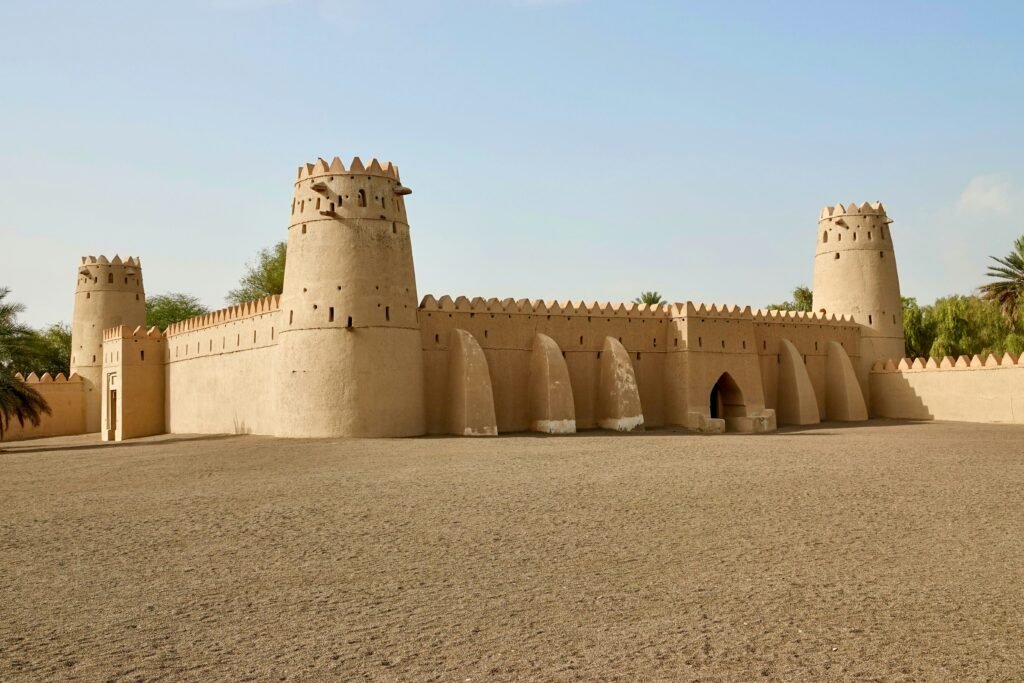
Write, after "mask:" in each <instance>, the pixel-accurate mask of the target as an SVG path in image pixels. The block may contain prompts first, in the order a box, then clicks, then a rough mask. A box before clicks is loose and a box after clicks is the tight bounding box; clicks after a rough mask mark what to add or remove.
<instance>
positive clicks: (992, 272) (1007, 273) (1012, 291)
mask: <svg viewBox="0 0 1024 683" xmlns="http://www.w3.org/2000/svg"><path fill="white" fill-rule="evenodd" d="M989 258H991V259H992V260H993V261H995V262H996V263H998V264H999V265H998V266H989V267H988V273H987V275H988V276H989V277H991V278H996V282H990V283H988V284H986V285H982V286H981V287H979V288H978V291H979V292H980V293H981V298H982V299H986V300H988V301H992V302H994V303H996V304H998V305H999V310H1000V311H1001V312H1002V314H1003V316H1004V317H1005V318H1006V320H1007V321H1008V322H1009V323H1010V325H1012V326H1013V327H1016V326H1017V313H1018V311H1019V307H1020V306H1021V305H1024V235H1021V236H1020V237H1018V238H1017V239H1016V240H1015V241H1014V243H1013V251H1011V252H1010V253H1009V254H1008V255H1007V256H1006V257H1005V258H999V257H998V256H990V257H989Z"/></svg>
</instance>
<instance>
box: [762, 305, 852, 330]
mask: <svg viewBox="0 0 1024 683" xmlns="http://www.w3.org/2000/svg"><path fill="white" fill-rule="evenodd" d="M754 322H759V323H761V322H763V323H789V322H797V323H808V324H815V325H836V326H844V327H857V323H856V322H854V320H853V317H852V316H847V315H840V316H837V315H836V314H835V313H832V314H831V315H829V314H826V313H812V312H809V311H776V310H768V309H758V310H756V311H754Z"/></svg>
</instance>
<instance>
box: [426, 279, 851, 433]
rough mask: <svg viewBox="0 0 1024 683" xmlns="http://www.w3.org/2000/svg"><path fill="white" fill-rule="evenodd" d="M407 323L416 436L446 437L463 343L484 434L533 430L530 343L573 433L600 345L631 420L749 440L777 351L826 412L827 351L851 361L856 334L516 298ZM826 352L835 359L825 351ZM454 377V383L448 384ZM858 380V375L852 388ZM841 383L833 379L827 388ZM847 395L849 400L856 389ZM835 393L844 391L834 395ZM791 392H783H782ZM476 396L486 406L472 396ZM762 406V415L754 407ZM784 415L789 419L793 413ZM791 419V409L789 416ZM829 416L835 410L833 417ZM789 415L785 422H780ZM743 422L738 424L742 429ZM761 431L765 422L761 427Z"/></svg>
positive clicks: (700, 310) (796, 321)
mask: <svg viewBox="0 0 1024 683" xmlns="http://www.w3.org/2000/svg"><path fill="white" fill-rule="evenodd" d="M419 320H420V328H421V336H422V342H423V355H424V376H425V379H424V384H425V393H426V400H425V405H426V416H427V419H426V428H427V432H428V433H431V434H439V433H450V431H451V419H450V417H451V415H450V411H452V410H459V409H460V408H459V406H456V405H453V403H452V400H451V390H452V387H451V383H452V375H451V368H450V364H451V363H452V362H453V358H457V356H453V354H452V347H453V343H456V342H457V343H459V344H461V343H462V337H460V336H459V335H457V334H456V333H457V332H459V334H463V333H465V334H468V335H469V336H470V337H471V338H472V339H473V340H474V341H475V342H476V344H478V345H479V347H480V349H481V350H482V353H483V356H484V358H485V359H486V373H487V380H488V383H489V387H488V388H487V389H486V390H485V391H486V392H490V393H491V394H492V395H493V403H494V416H495V421H496V431H497V432H498V433H509V432H517V431H525V430H529V429H532V428H534V425H535V424H536V422H537V420H538V419H539V418H540V417H543V416H538V415H537V414H535V412H532V411H534V402H533V400H532V398H531V397H532V396H533V395H534V394H535V393H536V391H537V387H536V386H534V383H535V381H536V378H535V376H534V367H533V362H534V361H533V359H534V356H535V354H536V352H537V339H538V337H539V336H540V337H547V338H550V340H551V342H552V343H553V344H554V345H555V346H556V348H557V352H558V353H560V354H561V356H562V358H563V359H564V364H565V366H566V369H567V374H568V377H567V378H566V379H567V381H568V383H569V384H570V385H571V392H572V404H573V409H574V415H571V416H570V417H574V418H575V428H576V429H589V428H595V427H598V426H601V424H602V419H603V418H606V417H607V416H606V415H603V414H602V413H601V405H600V392H601V386H600V377H601V372H602V353H607V342H608V340H609V339H611V340H614V341H616V342H618V343H619V344H620V345H621V346H622V347H623V349H624V350H625V352H626V355H627V358H628V362H629V364H630V366H631V368H632V371H633V374H634V376H635V381H636V385H637V390H638V394H639V401H640V409H641V411H642V415H643V422H644V424H645V425H646V426H648V427H660V426H665V425H681V426H687V427H690V428H693V429H701V428H702V427H703V425H704V420H705V419H706V418H711V417H713V418H719V417H721V418H723V419H725V420H726V422H727V423H729V422H732V423H733V424H731V425H729V426H728V428H729V429H734V428H735V429H739V430H743V431H749V430H751V429H755V428H756V427H755V426H754V425H753V424H752V423H750V422H749V420H750V419H751V418H755V417H766V418H769V417H770V416H769V413H770V411H771V410H774V409H775V408H776V407H777V406H778V404H779V402H780V400H781V401H791V400H796V399H795V398H790V394H786V393H785V392H783V393H782V396H781V398H780V392H779V383H780V382H779V368H780V365H781V360H780V358H781V355H780V354H781V347H782V345H783V343H789V344H790V345H791V346H792V348H793V349H794V353H797V354H798V355H799V363H800V366H801V368H803V369H804V370H803V371H804V372H805V373H806V375H807V376H808V381H807V382H806V383H805V385H806V386H805V387H804V388H803V396H804V397H806V399H807V400H809V401H810V402H812V403H814V404H815V406H818V408H817V409H816V410H814V411H812V412H813V415H814V417H813V420H812V419H811V418H807V419H806V420H802V421H797V422H794V423H796V424H806V423H809V422H810V421H813V422H816V421H818V419H817V415H818V413H819V412H820V415H826V412H827V402H826V399H827V396H828V388H829V382H830V375H829V373H828V372H827V368H828V353H829V345H830V344H833V343H834V344H836V345H838V347H839V348H840V349H843V352H844V355H845V353H847V352H848V353H849V354H850V355H849V358H852V359H853V360H855V361H856V360H859V339H860V337H859V335H860V330H859V326H857V325H856V324H854V323H852V322H850V321H849V320H846V319H841V318H837V317H836V316H834V315H832V316H824V315H817V314H801V315H798V314H786V313H777V312H757V313H756V314H755V313H752V312H751V310H750V308H749V307H747V308H745V309H740V308H739V307H727V306H721V307H718V306H710V307H708V306H704V305H700V306H695V305H694V304H693V303H689V302H687V303H684V304H672V305H658V306H647V305H634V304H614V305H613V304H608V303H597V302H593V303H584V302H570V301H566V302H557V301H549V302H544V301H528V300H525V299H521V300H514V299H505V300H498V299H489V300H484V299H482V298H476V299H472V300H470V299H468V298H466V297H458V298H455V299H453V298H452V297H450V296H443V297H441V298H440V299H437V298H435V297H433V296H429V295H428V296H426V297H424V299H423V301H422V303H421V305H420V309H419ZM833 355H835V354H834V353H833ZM725 375H728V378H729V385H728V386H729V388H730V389H729V391H728V392H726V393H727V395H725V396H724V399H725V405H724V406H723V409H724V413H723V415H713V414H712V413H713V411H712V409H711V403H712V400H713V399H712V392H713V390H714V388H715V387H716V386H717V385H718V383H719V382H720V381H721V380H722V378H723V376H725ZM460 379H461V378H460ZM866 380H867V378H866V377H864V382H866ZM832 381H833V383H840V384H841V383H842V382H843V381H845V377H842V376H840V377H839V378H838V379H833V380H832ZM853 382H854V384H856V385H857V387H856V388H855V389H856V392H857V393H860V388H859V385H860V382H858V381H857V380H856V379H855V380H853ZM844 391H845V387H844ZM790 393H792V392H790ZM484 398H486V397H484ZM766 409H768V410H766ZM793 412H794V411H790V413H793ZM797 412H798V411H797ZM833 412H834V413H835V417H836V419H847V417H846V415H847V414H846V413H842V412H837V411H833ZM790 413H787V415H788V414H790ZM744 421H746V422H744ZM769 422H770V423H771V424H774V420H771V419H769Z"/></svg>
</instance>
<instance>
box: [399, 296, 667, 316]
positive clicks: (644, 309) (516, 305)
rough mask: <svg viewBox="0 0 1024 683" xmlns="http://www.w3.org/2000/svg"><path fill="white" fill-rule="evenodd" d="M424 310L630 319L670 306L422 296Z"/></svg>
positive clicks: (661, 313) (656, 313)
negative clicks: (630, 317) (629, 317)
mask: <svg viewBox="0 0 1024 683" xmlns="http://www.w3.org/2000/svg"><path fill="white" fill-rule="evenodd" d="M419 308H420V310H422V311H446V312H460V313H474V314H476V313H505V314H517V315H569V316H602V317H627V316H642V317H648V318H654V317H659V316H660V317H664V316H665V315H666V314H667V313H668V312H669V311H670V310H671V307H670V306H669V305H668V304H655V305H648V304H634V303H610V302H607V301H604V302H598V301H590V302H586V301H572V300H569V299H566V300H564V301H557V300H554V299H551V300H547V301H545V300H543V299H497V298H491V299H484V298H482V297H474V298H472V299H470V298H468V297H465V296H458V297H455V298H452V297H451V296H449V295H447V294H446V295H444V296H442V297H441V298H440V299H438V298H436V297H434V296H433V295H432V294H427V295H426V296H424V297H423V299H422V301H421V302H420V305H419Z"/></svg>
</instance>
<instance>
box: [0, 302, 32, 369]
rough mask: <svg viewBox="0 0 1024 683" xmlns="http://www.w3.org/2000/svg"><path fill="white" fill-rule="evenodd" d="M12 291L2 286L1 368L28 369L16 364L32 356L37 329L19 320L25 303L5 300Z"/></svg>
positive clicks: (0, 304) (0, 317)
mask: <svg viewBox="0 0 1024 683" xmlns="http://www.w3.org/2000/svg"><path fill="white" fill-rule="evenodd" d="M10 293H11V290H10V289H8V288H7V287H0V369H6V370H11V371H12V372H13V370H25V371H28V370H29V368H19V367H15V366H17V365H18V364H19V363H23V362H25V361H26V360H27V359H28V358H29V357H31V355H32V350H33V344H32V342H33V341H34V339H35V330H33V329H32V328H31V327H28V326H27V325H22V324H21V323H19V322H18V314H19V313H21V312H22V311H24V310H25V305H24V304H19V303H15V302H13V301H5V299H6V298H7V295H8V294H10ZM12 367H13V370H12Z"/></svg>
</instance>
